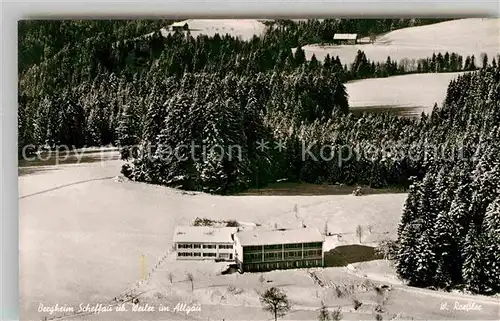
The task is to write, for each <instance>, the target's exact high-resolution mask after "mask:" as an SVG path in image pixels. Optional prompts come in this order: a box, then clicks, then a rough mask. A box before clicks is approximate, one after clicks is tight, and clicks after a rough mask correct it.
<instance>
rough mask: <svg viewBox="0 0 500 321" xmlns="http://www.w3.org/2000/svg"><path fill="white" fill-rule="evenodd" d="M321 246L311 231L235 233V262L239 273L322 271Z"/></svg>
mask: <svg viewBox="0 0 500 321" xmlns="http://www.w3.org/2000/svg"><path fill="white" fill-rule="evenodd" d="M323 242H324V239H323V236H322V235H321V233H320V232H319V230H317V229H314V228H301V229H294V230H274V231H248V232H238V233H236V234H235V235H234V244H235V261H236V263H237V265H238V269H239V270H240V271H241V272H257V271H269V270H276V269H294V268H307V267H322V266H323V264H324V256H323Z"/></svg>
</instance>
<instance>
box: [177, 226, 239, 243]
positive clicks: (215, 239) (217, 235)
mask: <svg viewBox="0 0 500 321" xmlns="http://www.w3.org/2000/svg"><path fill="white" fill-rule="evenodd" d="M237 231H238V229H237V228H236V227H212V226H177V227H176V228H175V231H174V237H173V240H174V243H232V242H233V239H232V237H231V235H232V234H234V233H236V232H237Z"/></svg>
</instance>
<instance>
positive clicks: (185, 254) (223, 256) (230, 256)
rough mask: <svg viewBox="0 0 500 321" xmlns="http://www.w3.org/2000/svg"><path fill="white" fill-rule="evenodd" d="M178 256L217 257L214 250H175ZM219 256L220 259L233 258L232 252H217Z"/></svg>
mask: <svg viewBox="0 0 500 321" xmlns="http://www.w3.org/2000/svg"><path fill="white" fill-rule="evenodd" d="M177 256H178V257H209V258H215V257H217V253H214V252H206V253H201V252H177ZM219 258H221V259H230V260H232V259H233V254H232V253H219Z"/></svg>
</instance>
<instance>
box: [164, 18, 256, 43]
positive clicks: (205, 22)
mask: <svg viewBox="0 0 500 321" xmlns="http://www.w3.org/2000/svg"><path fill="white" fill-rule="evenodd" d="M180 23H181V24H183V23H187V24H188V26H189V29H190V31H189V32H190V33H191V35H192V36H193V37H197V36H198V35H200V34H203V35H207V36H209V37H213V36H214V35H215V34H217V33H218V34H219V35H225V34H229V35H231V36H233V37H240V38H241V39H242V40H249V39H252V37H253V36H254V35H256V36H262V35H263V34H264V32H265V29H266V26H265V25H264V24H263V23H262V22H261V21H260V20H256V19H188V20H184V21H181V22H180ZM169 32H170V31H169V30H168V29H166V28H162V29H161V33H162V35H163V36H166V35H167V34H168V33H169Z"/></svg>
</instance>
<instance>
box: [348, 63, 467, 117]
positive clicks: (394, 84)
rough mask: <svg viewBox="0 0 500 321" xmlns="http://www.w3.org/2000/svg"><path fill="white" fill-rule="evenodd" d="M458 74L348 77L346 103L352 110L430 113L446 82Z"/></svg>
mask: <svg viewBox="0 0 500 321" xmlns="http://www.w3.org/2000/svg"><path fill="white" fill-rule="evenodd" d="M460 74H463V73H462V72H459V73H454V72H450V73H439V74H410V75H403V76H393V77H387V78H375V79H374V78H371V79H362V80H355V81H351V82H348V83H346V89H347V93H348V94H349V107H351V108H353V110H356V109H357V108H358V109H366V108H369V109H370V110H375V109H376V108H377V107H384V108H387V109H389V108H395V107H396V108H398V107H400V108H404V109H407V110H410V112H411V113H414V114H417V115H419V114H420V113H422V112H425V113H430V112H431V111H432V107H433V106H434V104H435V103H436V104H437V105H438V106H441V105H442V102H443V101H444V98H445V96H446V88H448V84H449V83H450V81H451V80H453V79H456V77H457V76H458V75H460ZM424 84H425V90H422V86H423V85H424Z"/></svg>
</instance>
